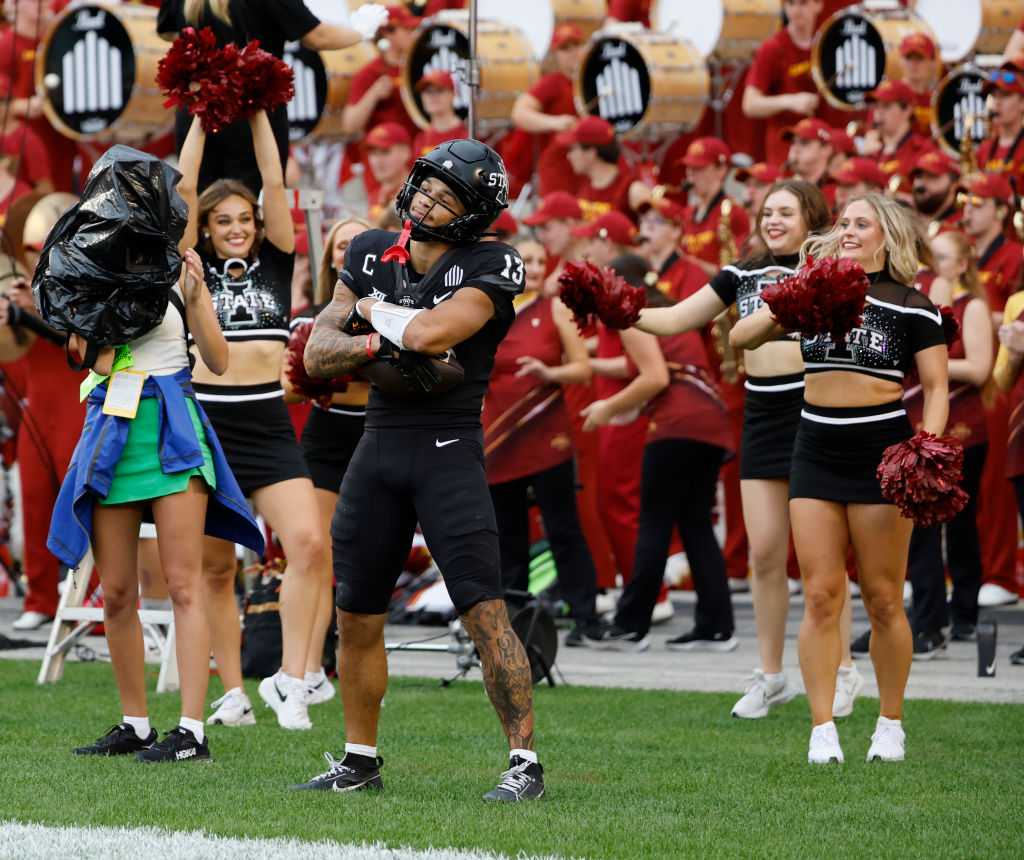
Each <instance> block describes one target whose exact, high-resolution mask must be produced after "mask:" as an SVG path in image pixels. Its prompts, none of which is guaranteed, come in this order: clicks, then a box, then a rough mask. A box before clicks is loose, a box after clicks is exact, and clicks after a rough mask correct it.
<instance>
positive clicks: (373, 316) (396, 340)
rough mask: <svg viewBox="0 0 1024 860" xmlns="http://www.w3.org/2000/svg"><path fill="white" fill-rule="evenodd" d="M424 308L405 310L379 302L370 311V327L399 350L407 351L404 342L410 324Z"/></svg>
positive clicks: (398, 306) (399, 306)
mask: <svg viewBox="0 0 1024 860" xmlns="http://www.w3.org/2000/svg"><path fill="white" fill-rule="evenodd" d="M423 310H424V309H423V308H403V307H402V306H401V305H393V304H391V303H390V302H377V303H376V304H374V306H373V307H372V308H371V309H370V325H372V326H373V327H374V328H375V329H377V331H379V332H380V333H381V334H382V335H384V337H386V338H387V339H388V340H390V341H391V342H392V343H393V344H395V346H397V347H398V348H399V349H405V343H404V341H403V340H402V338H403V335H404V334H405V330H406V329H407V328H408V327H409V323H411V322H412V321H413V318H414V317H415V316H416V315H417V314H421V313H423Z"/></svg>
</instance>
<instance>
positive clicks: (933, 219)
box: [910, 149, 961, 236]
mask: <svg viewBox="0 0 1024 860" xmlns="http://www.w3.org/2000/svg"><path fill="white" fill-rule="evenodd" d="M910 181H911V182H912V183H913V194H914V208H915V209H916V210H917V213H918V214H919V215H921V216H922V217H923V218H926V219H928V226H927V229H926V232H927V233H928V235H930V236H934V235H935V234H936V233H939V232H941V231H943V230H952V229H957V228H958V227H959V225H960V217H961V212H960V207H959V206H958V205H957V199H956V196H957V193H958V192H959V190H960V164H959V162H957V160H956V159H955V158H952V157H951V156H949V155H946V153H944V152H940V151H939V150H937V149H936V150H932V151H931V152H926V153H925V154H924V155H922V156H921V157H920V158H918V159H917V163H916V164H915V165H914V168H913V170H911V171H910Z"/></svg>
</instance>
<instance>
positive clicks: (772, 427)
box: [740, 373, 804, 481]
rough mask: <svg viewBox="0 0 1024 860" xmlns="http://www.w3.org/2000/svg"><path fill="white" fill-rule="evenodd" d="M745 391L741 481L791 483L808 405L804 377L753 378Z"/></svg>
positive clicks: (749, 379) (748, 379)
mask: <svg viewBox="0 0 1024 860" xmlns="http://www.w3.org/2000/svg"><path fill="white" fill-rule="evenodd" d="M743 387H744V388H745V389H746V391H745V393H744V401H743V439H742V441H741V443H740V480H741V481H742V480H756V479H761V480H777V479H782V480H788V479H789V474H790V463H791V460H792V455H793V442H794V440H795V439H796V431H797V427H798V426H799V425H800V410H801V409H802V408H803V405H804V375H803V374H802V373H793V374H788V375H786V376H761V377H758V376H749V377H747V381H746V382H745V383H744V386H743Z"/></svg>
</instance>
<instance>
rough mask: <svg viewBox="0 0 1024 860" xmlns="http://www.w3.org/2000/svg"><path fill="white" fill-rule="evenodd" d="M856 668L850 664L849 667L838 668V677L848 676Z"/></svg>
mask: <svg viewBox="0 0 1024 860" xmlns="http://www.w3.org/2000/svg"><path fill="white" fill-rule="evenodd" d="M856 668H857V667H856V666H854V665H853V664H852V663H851V664H850V665H849V666H840V667H839V674H840V675H849V674H850V673H851V672H852V671H853V670H854V669H856Z"/></svg>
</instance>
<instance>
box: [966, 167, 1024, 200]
mask: <svg viewBox="0 0 1024 860" xmlns="http://www.w3.org/2000/svg"><path fill="white" fill-rule="evenodd" d="M967 193H968V194H970V195H971V196H972V197H983V198H984V199H986V200H995V201H996V203H1002V204H1003V205H1004V206H1012V205H1013V189H1012V188H1011V187H1010V183H1009V181H1008V180H1007V178H1006V177H1005V176H1003V174H1001V173H978V174H976V175H975V176H974V177H973V178H972V179H971V181H970V182H969V183H968V184H967Z"/></svg>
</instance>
